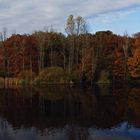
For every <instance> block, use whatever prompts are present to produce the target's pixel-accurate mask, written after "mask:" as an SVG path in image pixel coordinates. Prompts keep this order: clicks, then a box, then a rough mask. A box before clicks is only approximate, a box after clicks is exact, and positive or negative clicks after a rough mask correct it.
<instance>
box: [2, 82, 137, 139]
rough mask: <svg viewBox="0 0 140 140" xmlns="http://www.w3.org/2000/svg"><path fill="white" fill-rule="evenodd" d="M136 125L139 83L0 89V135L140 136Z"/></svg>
mask: <svg viewBox="0 0 140 140" xmlns="http://www.w3.org/2000/svg"><path fill="white" fill-rule="evenodd" d="M95 91H96V92H95ZM139 128H140V88H138V87H133V88H128V87H121V86H116V87H115V88H114V87H109V86H103V85H102V86H101V87H95V88H94V89H90V88H89V89H80V88H68V87H67V88H65V87H62V86H61V87H52V86H49V87H47V88H9V89H8V88H7V89H0V140H19V139H20V140H45V139H46V138H47V140H92V139H94V140H102V139H104V140H118V139H119V140H120V139H123V140H125V139H126V140H129V139H130V140H133V139H134V140H139V139H140V129H139Z"/></svg>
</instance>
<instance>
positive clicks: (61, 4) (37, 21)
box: [0, 0, 140, 35]
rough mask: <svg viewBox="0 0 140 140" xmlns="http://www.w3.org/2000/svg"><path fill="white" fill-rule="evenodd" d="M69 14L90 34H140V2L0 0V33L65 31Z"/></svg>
mask: <svg viewBox="0 0 140 140" xmlns="http://www.w3.org/2000/svg"><path fill="white" fill-rule="evenodd" d="M70 14H73V15H74V16H75V17H76V16H78V15H80V16H82V17H84V18H85V19H86V21H87V24H88V25H89V29H90V32H93V33H95V32H96V31H101V30H111V31H113V32H114V33H117V34H123V33H124V32H126V31H127V32H128V34H130V35H131V34H133V33H136V32H140V0H0V31H2V28H3V27H6V28H7V29H8V33H9V34H11V33H12V32H15V31H16V33H20V34H24V33H32V32H33V31H35V30H43V29H44V28H48V27H50V26H53V27H54V28H55V29H56V30H57V31H60V32H64V28H65V23H66V19H67V17H68V15H70Z"/></svg>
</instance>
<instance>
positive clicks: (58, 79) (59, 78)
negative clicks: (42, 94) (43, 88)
mask: <svg viewBox="0 0 140 140" xmlns="http://www.w3.org/2000/svg"><path fill="white" fill-rule="evenodd" d="M65 82H66V74H65V72H64V70H63V69H62V68H61V67H49V68H46V69H44V70H42V71H41V72H40V73H39V75H38V77H37V78H36V79H35V81H34V83H35V84H58V83H59V84H64V83H65Z"/></svg>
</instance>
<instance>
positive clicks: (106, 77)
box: [97, 70, 110, 84]
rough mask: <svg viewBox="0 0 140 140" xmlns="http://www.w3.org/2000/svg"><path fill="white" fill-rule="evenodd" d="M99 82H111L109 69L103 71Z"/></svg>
mask: <svg viewBox="0 0 140 140" xmlns="http://www.w3.org/2000/svg"><path fill="white" fill-rule="evenodd" d="M97 83H98V84H109V83H110V80H109V73H108V72H107V71H104V70H103V71H101V73H100V77H99V80H98V82H97Z"/></svg>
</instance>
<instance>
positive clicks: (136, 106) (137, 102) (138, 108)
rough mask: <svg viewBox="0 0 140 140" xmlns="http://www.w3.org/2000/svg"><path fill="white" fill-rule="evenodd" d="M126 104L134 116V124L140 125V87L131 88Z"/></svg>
mask: <svg viewBox="0 0 140 140" xmlns="http://www.w3.org/2000/svg"><path fill="white" fill-rule="evenodd" d="M128 105H129V108H130V109H131V111H132V112H133V114H134V116H135V117H136V119H135V121H136V122H135V123H136V125H137V126H140V88H132V89H131V91H130V93H129V98H128Z"/></svg>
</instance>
